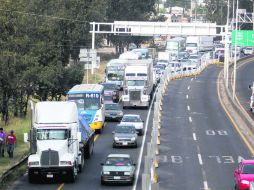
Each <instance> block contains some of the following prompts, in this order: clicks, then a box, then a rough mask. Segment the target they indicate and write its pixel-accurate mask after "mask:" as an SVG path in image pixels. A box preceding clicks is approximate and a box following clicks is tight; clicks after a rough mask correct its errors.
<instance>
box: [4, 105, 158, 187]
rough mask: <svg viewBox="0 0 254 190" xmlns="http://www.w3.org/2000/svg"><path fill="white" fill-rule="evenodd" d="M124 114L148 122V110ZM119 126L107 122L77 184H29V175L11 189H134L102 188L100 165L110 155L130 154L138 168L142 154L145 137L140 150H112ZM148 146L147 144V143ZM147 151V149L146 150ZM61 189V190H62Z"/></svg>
mask: <svg viewBox="0 0 254 190" xmlns="http://www.w3.org/2000/svg"><path fill="white" fill-rule="evenodd" d="M124 113H129V114H130V113H136V114H140V115H141V117H142V119H143V120H144V121H146V118H147V113H148V110H146V109H125V110H124ZM152 113H153V112H151V116H150V117H149V125H148V131H147V134H148V135H147V136H148V138H147V140H149V138H150V135H149V134H151V126H152V117H153V116H152ZM117 124H118V122H107V124H106V127H105V128H104V129H103V132H102V134H101V135H99V137H98V138H97V140H96V142H95V146H94V154H93V156H92V157H91V158H90V159H89V160H86V163H85V167H84V171H83V172H82V173H81V174H79V175H78V178H77V180H76V182H75V183H72V184H68V183H64V184H60V183H59V182H58V183H57V184H54V183H53V182H46V183H44V182H43V183H41V184H29V183H28V180H27V175H24V176H23V177H22V178H20V179H19V180H18V181H16V182H15V183H14V185H13V186H12V187H10V188H9V189H12V190H30V189H31V190H34V189H36V188H39V189H47V190H48V189H52V190H53V189H54V190H56V189H58V190H59V189H64V190H68V189H71V190H74V189H84V188H85V189H93V190H102V189H123V190H130V189H132V188H133V186H130V185H121V186H119V185H113V186H111V185H107V186H102V185H101V184H100V171H101V165H100V163H102V162H104V161H105V158H106V156H107V155H108V154H111V153H127V154H130V155H131V156H132V158H133V160H134V162H135V163H136V164H137V166H138V158H139V153H140V148H141V144H142V139H143V138H144V136H142V137H139V139H138V148H112V136H113V135H112V131H113V130H114V128H115V126H116V125H117ZM145 144H146V143H145ZM144 151H146V149H145V150H144ZM142 160H143V159H142ZM143 168H144V166H143V163H141V169H140V173H139V178H138V181H137V189H141V178H142V177H141V176H142V172H143ZM60 187H61V188H60Z"/></svg>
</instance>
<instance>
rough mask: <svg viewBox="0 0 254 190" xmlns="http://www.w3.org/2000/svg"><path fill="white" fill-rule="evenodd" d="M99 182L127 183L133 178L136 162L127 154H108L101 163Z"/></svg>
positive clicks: (131, 182)
mask: <svg viewBox="0 0 254 190" xmlns="http://www.w3.org/2000/svg"><path fill="white" fill-rule="evenodd" d="M101 165H102V170H101V184H102V185H104V184H106V183H128V184H133V182H134V180H135V169H136V167H135V166H136V164H134V163H133V161H132V159H131V157H130V155H129V154H110V155H108V156H107V159H106V161H105V162H104V163H101Z"/></svg>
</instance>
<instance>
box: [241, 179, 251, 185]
mask: <svg viewBox="0 0 254 190" xmlns="http://www.w3.org/2000/svg"><path fill="white" fill-rule="evenodd" d="M241 183H242V184H245V185H249V184H250V182H249V181H247V180H241Z"/></svg>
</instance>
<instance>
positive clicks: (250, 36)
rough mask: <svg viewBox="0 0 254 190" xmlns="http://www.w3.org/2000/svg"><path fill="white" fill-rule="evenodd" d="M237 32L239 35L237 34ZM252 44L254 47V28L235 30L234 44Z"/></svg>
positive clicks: (233, 33)
mask: <svg viewBox="0 0 254 190" xmlns="http://www.w3.org/2000/svg"><path fill="white" fill-rule="evenodd" d="M236 34H237V36H236ZM235 43H236V45H237V46H252V47H254V31H253V30H237V31H236V30H233V31H232V45H235Z"/></svg>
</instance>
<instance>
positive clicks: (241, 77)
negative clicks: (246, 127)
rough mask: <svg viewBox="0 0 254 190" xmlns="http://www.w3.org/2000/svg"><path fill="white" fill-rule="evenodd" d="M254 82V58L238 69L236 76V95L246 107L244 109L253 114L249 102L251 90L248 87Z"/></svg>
mask: <svg viewBox="0 0 254 190" xmlns="http://www.w3.org/2000/svg"><path fill="white" fill-rule="evenodd" d="M253 82H254V60H253V61H251V62H248V63H246V64H244V65H242V66H240V67H239V68H238V69H237V77H236V95H237V97H238V99H239V101H240V103H241V105H242V106H243V107H244V109H245V110H246V111H247V112H248V113H250V114H251V112H250V111H249V109H250V107H249V105H250V104H249V102H250V96H251V91H250V90H249V89H248V86H249V85H250V84H251V85H252V84H253Z"/></svg>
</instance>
